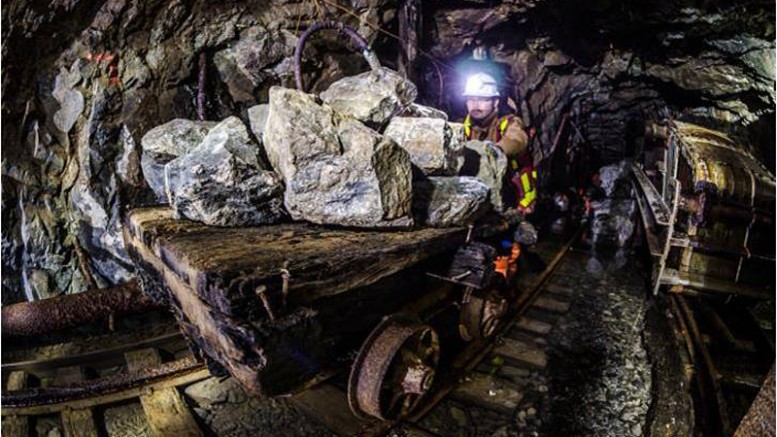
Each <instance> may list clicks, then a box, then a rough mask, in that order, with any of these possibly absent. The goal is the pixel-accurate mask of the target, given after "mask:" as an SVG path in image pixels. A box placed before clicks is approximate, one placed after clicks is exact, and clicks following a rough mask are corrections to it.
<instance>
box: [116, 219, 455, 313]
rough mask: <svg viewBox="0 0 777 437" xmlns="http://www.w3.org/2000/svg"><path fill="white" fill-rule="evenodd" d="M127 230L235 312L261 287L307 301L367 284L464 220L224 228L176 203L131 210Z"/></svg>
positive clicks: (434, 250)
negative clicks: (185, 215) (365, 226)
mask: <svg viewBox="0 0 777 437" xmlns="http://www.w3.org/2000/svg"><path fill="white" fill-rule="evenodd" d="M125 228H126V231H127V232H128V234H129V235H131V236H132V237H134V239H135V244H136V245H137V246H144V247H145V248H147V249H148V250H149V251H150V252H151V253H153V254H154V255H155V256H156V257H158V258H159V259H161V260H162V262H163V263H164V264H165V266H166V267H167V268H169V269H170V270H171V271H172V272H174V273H175V274H176V275H177V276H179V278H180V279H181V280H182V281H183V282H184V283H185V284H186V285H187V286H188V287H189V288H190V289H192V290H194V291H195V292H196V293H197V294H198V295H199V296H200V298H202V299H203V300H204V301H206V302H208V304H209V305H211V306H212V307H213V308H214V309H215V310H217V311H219V312H221V313H223V314H226V315H230V316H236V315H244V314H246V313H248V312H250V311H249V310H256V309H260V310H261V308H260V307H258V305H259V304H257V299H256V296H255V291H256V289H257V287H258V286H260V285H264V286H266V287H267V289H268V290H270V291H277V290H280V288H281V285H282V283H283V271H286V272H288V273H289V276H288V278H289V280H288V301H289V303H290V304H295V303H297V304H307V303H310V302H311V301H313V300H315V299H317V298H320V297H323V296H328V295H333V294H338V293H341V292H343V291H347V290H350V289H352V288H356V287H362V286H366V285H369V284H372V283H374V282H377V281H378V280H380V279H382V278H384V277H386V276H389V275H391V274H393V273H396V272H398V271H400V270H403V269H405V268H407V267H409V266H411V265H414V264H416V263H418V262H420V261H422V260H424V259H427V258H429V257H430V256H433V255H435V254H439V253H442V252H445V251H449V250H453V249H455V248H457V247H458V246H459V245H461V244H462V243H463V242H464V240H465V237H466V229H463V228H446V229H435V228H424V229H417V230H402V231H399V230H392V231H391V232H386V231H377V230H375V231H373V230H355V229H341V228H332V227H323V226H315V225H310V224H304V223H291V224H280V225H273V226H261V227H250V228H249V227H246V228H220V227H209V226H205V225H202V224H199V223H195V222H190V221H186V220H173V219H172V213H171V210H170V209H169V208H160V207H156V208H140V209H136V210H133V211H131V212H130V213H129V215H128V218H127V221H126V226H125Z"/></svg>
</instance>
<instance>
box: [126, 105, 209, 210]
mask: <svg viewBox="0 0 777 437" xmlns="http://www.w3.org/2000/svg"><path fill="white" fill-rule="evenodd" d="M215 125H216V123H214V122H197V121H192V120H184V119H175V120H172V121H170V122H167V123H165V124H163V125H160V126H157V127H155V128H153V129H151V130H150V131H148V132H147V133H146V134H145V135H143V138H142V139H141V141H140V143H141V145H142V146H143V154H142V155H141V158H140V165H141V168H142V169H143V177H144V178H145V180H146V183H147V184H148V186H149V187H151V189H152V190H154V194H156V196H157V200H158V201H159V202H160V203H167V201H168V200H167V192H166V191H165V165H166V164H167V163H168V162H170V161H172V160H174V159H176V158H178V157H180V156H183V155H185V154H187V153H189V152H190V151H192V150H193V149H194V148H195V147H197V146H199V145H200V143H201V142H202V140H203V139H205V136H206V135H207V134H208V132H209V131H210V129H211V128H212V127H213V126H215Z"/></svg>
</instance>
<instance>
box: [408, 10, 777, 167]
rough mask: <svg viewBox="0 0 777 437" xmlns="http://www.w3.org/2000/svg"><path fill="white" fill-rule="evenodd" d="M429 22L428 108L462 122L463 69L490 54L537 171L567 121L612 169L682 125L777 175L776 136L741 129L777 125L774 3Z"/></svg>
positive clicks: (453, 13) (458, 16) (430, 14)
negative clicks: (740, 138) (650, 129)
mask: <svg viewBox="0 0 777 437" xmlns="http://www.w3.org/2000/svg"><path fill="white" fill-rule="evenodd" d="M423 15H424V17H426V20H425V22H424V29H425V37H424V38H423V44H424V47H423V48H424V50H425V51H427V52H428V53H430V54H432V55H433V56H434V57H435V58H436V60H435V61H432V60H430V59H429V58H426V59H424V60H423V61H422V62H421V65H422V67H421V70H422V71H421V76H422V77H423V78H424V79H425V83H426V85H427V86H426V87H423V86H419V88H421V89H422V90H425V93H422V99H421V102H422V103H429V101H432V102H435V103H436V104H438V105H442V106H444V107H445V109H446V110H448V112H449V113H458V114H459V115H463V112H464V108H463V101H462V99H461V98H460V97H458V96H457V95H455V94H453V93H451V92H450V91H451V89H455V88H456V87H460V86H461V80H462V74H461V73H462V70H463V69H464V70H465V69H466V68H465V67H462V66H461V63H460V61H461V60H463V59H465V58H467V57H469V56H470V53H472V49H473V48H474V47H477V46H483V47H485V48H487V49H488V50H489V51H490V55H491V57H492V59H493V60H495V61H497V62H500V63H502V64H503V67H504V70H505V71H504V74H505V75H506V76H507V86H506V89H505V91H507V92H508V94H509V95H511V96H512V97H513V98H514V99H515V101H516V106H517V108H518V109H519V110H520V112H521V115H522V117H523V121H524V124H525V125H526V126H529V127H532V128H534V129H535V131H536V133H537V134H536V135H537V136H536V138H535V140H534V141H535V143H534V144H535V158H537V159H540V158H545V157H548V156H550V155H551V153H552V151H553V144H554V138H555V135H556V132H557V130H558V129H559V126H560V125H561V117H562V115H563V114H564V113H567V112H568V113H569V114H570V115H571V117H570V121H571V123H570V124H571V125H574V127H573V128H569V131H570V132H569V138H571V140H572V141H573V142H575V143H582V142H586V143H589V144H590V145H591V146H592V147H593V148H594V149H595V150H597V151H598V152H599V153H600V154H601V155H602V158H603V161H604V163H607V162H613V161H616V160H619V159H621V158H622V157H623V156H624V155H627V154H628V152H629V151H630V149H632V148H633V147H634V145H633V144H632V142H633V140H634V138H636V137H637V136H638V135H639V134H640V133H641V132H642V124H643V121H644V119H646V118H658V117H661V116H672V117H677V118H684V119H688V118H692V119H695V120H697V121H699V122H701V123H702V124H706V125H711V126H713V127H715V128H718V129H722V130H726V131H731V132H738V133H740V134H744V136H745V137H746V138H745V139H746V140H747V139H749V140H750V141H749V142H751V143H754V145H756V146H761V149H762V150H761V153H762V155H763V156H765V157H766V158H767V159H768V160H769V165H770V166H771V167H772V168H773V167H774V164H773V163H772V160H773V157H774V152H773V147H772V143H773V141H774V131H773V130H772V131H771V138H770V141H768V142H765V141H763V140H759V139H758V138H747V137H748V136H751V135H750V134H751V133H752V132H750V131H749V130H748V129H744V130H742V129H740V128H741V127H742V126H747V125H751V124H753V125H756V124H758V123H755V122H758V121H759V120H762V119H763V120H766V123H768V124H770V125H771V126H773V125H774V105H775V67H774V63H775V51H774V50H775V46H774V8H773V4H770V3H769V2H766V1H761V2H747V1H741V0H738V1H734V2H728V3H727V4H726V5H720V4H713V3H710V2H699V1H692V0H680V1H662V0H661V1H657V2H656V1H639V0H637V1H627V2H613V1H609V0H593V1H583V0H573V1H552V0H518V1H502V2H482V1H460V2H434V3H432V4H430V5H428V6H427V5H426V4H425V5H424V11H423ZM457 67H458V68H457ZM441 84H442V85H443V86H442V89H443V93H442V95H441V93H440V88H441V87H440V85H441ZM424 99H426V100H427V101H426V102H424ZM772 129H773V128H772ZM756 135H760V134H758V133H756ZM564 138H566V135H565V137H564Z"/></svg>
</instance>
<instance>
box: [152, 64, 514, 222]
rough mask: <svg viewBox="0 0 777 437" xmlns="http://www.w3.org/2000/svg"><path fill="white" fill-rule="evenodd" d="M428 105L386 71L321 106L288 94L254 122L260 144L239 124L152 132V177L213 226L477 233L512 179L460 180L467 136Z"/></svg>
mask: <svg viewBox="0 0 777 437" xmlns="http://www.w3.org/2000/svg"><path fill="white" fill-rule="evenodd" d="M416 94H417V92H416V88H415V85H414V84H412V83H411V82H409V81H407V80H405V79H403V78H402V77H401V76H400V75H399V74H397V73H396V72H394V71H392V70H389V69H386V68H382V69H380V70H377V71H370V72H367V73H363V74H360V75H357V76H352V77H346V78H343V79H341V80H339V81H337V82H335V83H333V84H332V85H331V86H330V87H329V89H327V90H326V91H325V92H323V93H322V94H321V98H320V100H319V99H318V98H317V97H316V96H315V95H311V94H306V93H304V92H301V91H297V90H293V89H289V88H283V87H279V86H276V87H273V88H271V89H270V93H269V103H268V104H262V105H258V106H254V107H252V108H250V109H249V110H248V120H249V124H250V128H251V131H252V132H253V134H254V135H253V138H252V137H251V135H250V134H249V132H248V129H247V128H246V125H245V124H244V123H243V122H242V121H241V120H240V119H239V118H237V117H234V116H233V117H229V118H227V119H225V120H223V121H221V122H220V123H214V122H194V121H189V120H173V121H171V122H169V123H166V124H164V125H161V126H158V127H156V128H154V129H152V130H151V131H149V132H148V133H147V134H146V135H145V136H144V137H143V140H142V145H143V156H142V159H141V164H142V167H143V171H144V175H145V177H146V180H147V182H148V184H149V185H150V186H151V188H152V189H153V190H154V192H155V193H156V194H157V199H158V200H159V201H162V202H167V203H169V204H170V205H171V206H172V207H173V208H174V210H175V211H176V214H177V215H178V216H179V217H181V218H187V219H190V220H195V221H199V222H202V223H205V224H208V225H215V226H250V225H261V224H268V223H275V222H278V221H281V220H282V219H283V218H284V216H285V215H286V214H288V216H290V217H291V218H292V219H294V220H303V221H308V222H312V223H317V224H328V225H340V226H356V227H408V226H412V225H413V224H414V222H415V223H417V224H426V225H430V226H456V225H459V226H460V225H464V224H469V223H472V222H473V221H475V220H477V219H478V218H479V217H480V216H481V215H482V214H483V213H484V212H486V211H487V210H488V208H489V206H490V203H489V201H491V202H495V199H496V200H498V199H499V197H498V195H497V196H494V195H492V194H491V193H492V190H491V187H497V185H498V184H501V178H500V177H498V175H500V174H503V171H502V173H500V170H498V168H501V167H499V166H498V165H497V170H492V171H490V172H488V171H480V170H478V171H477V172H476V173H475V174H473V175H471V176H458V174H459V172H460V170H461V169H462V166H463V164H464V157H465V156H464V150H465V143H464V134H463V129H462V126H461V125H460V124H457V123H449V122H448V121H447V117H446V116H445V114H444V113H442V112H441V111H438V110H435V109H433V108H427V107H424V106H421V105H417V104H415V103H413V100H414V99H415V97H416ZM399 114H401V116H399ZM381 131H382V133H381ZM471 147H473V148H474V150H481V151H482V150H485V149H484V146H483V145H482V144H480V143H476V144H474V145H472V146H471ZM478 153H485V152H478ZM489 153H492V154H493V153H494V152H493V151H491V152H489ZM265 157H266V158H267V160H268V161H269V162H268V163H266V162H265ZM483 161H484V165H492V164H493V163H502V166H504V162H503V161H505V162H506V160H505V159H503V157H502V159H499V158H498V157H497V158H493V159H490V160H483ZM483 175H485V176H483ZM489 175H490V176H489ZM475 176H483V179H484V180H480V179H478V178H477V177H475ZM497 189H498V187H497Z"/></svg>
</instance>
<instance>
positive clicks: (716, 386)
mask: <svg viewBox="0 0 777 437" xmlns="http://www.w3.org/2000/svg"><path fill="white" fill-rule="evenodd" d="M668 298H669V307H670V310H671V312H672V316H673V318H674V320H675V321H676V329H677V333H678V337H679V339H680V342H681V344H682V345H683V346H682V347H681V348H680V354H681V357H682V358H683V361H684V363H685V367H686V369H687V372H686V378H687V380H688V382H689V386H691V387H692V392H691V394H692V396H693V401H694V404H695V405H694V407H695V408H694V410H695V411H696V429H697V430H698V431H699V432H701V433H702V434H703V435H709V436H716V437H727V436H730V435H733V434H734V432H735V430H736V429H737V425H738V424H739V423H740V421H741V420H742V418H743V417H744V416H745V413H746V412H747V410H748V408H749V407H750V405H751V404H752V402H753V401H754V399H755V398H756V395H757V394H758V391H759V390H760V388H761V386H762V384H763V383H764V380H765V379H766V376H767V373H768V372H769V369H770V368H771V367H772V366H773V365H774V326H773V319H774V313H773V311H774V306H773V305H774V304H773V303H771V305H772V307H771V311H772V313H771V316H770V317H769V320H770V321H772V323H770V324H764V321H763V319H762V320H761V322H760V323H759V320H758V319H759V318H758V317H756V315H755V314H753V302H749V301H742V300H727V299H722V298H718V299H711V298H707V297H688V296H684V295H682V294H672V295H670V296H669V297H668ZM767 305H768V304H767Z"/></svg>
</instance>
